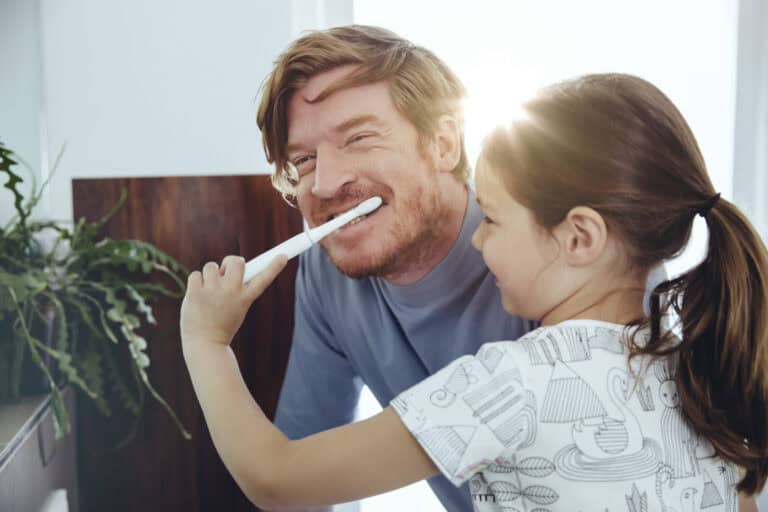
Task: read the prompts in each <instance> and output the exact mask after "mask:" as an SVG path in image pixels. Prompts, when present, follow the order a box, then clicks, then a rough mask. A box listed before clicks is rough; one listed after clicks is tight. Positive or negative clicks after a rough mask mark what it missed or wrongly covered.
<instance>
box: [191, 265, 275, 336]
mask: <svg viewBox="0 0 768 512" xmlns="http://www.w3.org/2000/svg"><path fill="white" fill-rule="evenodd" d="M286 262H287V258H286V257H285V256H282V255H281V256H278V257H276V258H275V259H274V260H273V261H272V262H271V263H270V264H269V266H268V267H267V268H266V269H265V270H264V271H263V272H261V273H260V274H257V275H256V276H254V278H253V279H251V280H250V281H248V282H247V283H246V284H243V272H244V270H245V260H244V259H243V258H242V257H240V256H227V257H226V258H224V260H223V261H222V262H221V267H219V265H217V264H216V263H215V262H213V261H210V262H208V263H206V264H205V265H204V266H203V270H202V272H200V271H195V272H192V273H191V274H190V275H189V278H188V279H187V293H186V295H185V296H184V301H183V302H182V304H181V340H182V343H183V344H184V345H187V344H189V343H219V344H222V345H229V343H230V342H231V341H232V337H233V336H234V335H235V333H236V332H237V330H238V329H239V328H240V325H242V323H243V319H244V318H245V314H246V313H247V312H248V309H249V308H250V307H251V304H252V303H253V301H254V300H256V299H257V298H258V297H259V296H260V295H261V294H262V293H263V292H264V290H265V289H266V288H267V286H269V285H270V284H271V283H272V281H274V279H275V277H277V274H279V273H280V271H281V270H282V269H283V267H285V264H286Z"/></svg>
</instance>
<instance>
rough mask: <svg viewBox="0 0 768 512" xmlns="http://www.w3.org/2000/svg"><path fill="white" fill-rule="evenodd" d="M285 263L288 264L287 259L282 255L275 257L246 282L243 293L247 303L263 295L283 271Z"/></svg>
mask: <svg viewBox="0 0 768 512" xmlns="http://www.w3.org/2000/svg"><path fill="white" fill-rule="evenodd" d="M286 263H288V258H287V257H286V256H285V255H284V254H281V255H279V256H277V257H275V259H274V260H272V261H271V262H270V263H269V265H267V268H265V269H264V270H262V271H261V272H260V273H258V274H256V275H255V276H253V279H251V280H250V281H248V283H247V284H246V285H245V291H246V297H247V298H248V301H249V302H253V301H254V300H256V299H257V298H258V297H259V296H261V294H262V293H264V290H266V289H267V287H268V286H269V285H270V284H272V281H274V280H275V278H276V277H277V275H278V274H279V273H280V271H281V270H283V268H284V267H285V264H286ZM241 279H242V276H241Z"/></svg>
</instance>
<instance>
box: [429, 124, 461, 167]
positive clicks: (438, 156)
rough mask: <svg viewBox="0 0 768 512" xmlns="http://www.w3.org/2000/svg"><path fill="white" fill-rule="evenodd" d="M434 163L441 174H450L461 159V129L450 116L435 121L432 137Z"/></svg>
mask: <svg viewBox="0 0 768 512" xmlns="http://www.w3.org/2000/svg"><path fill="white" fill-rule="evenodd" d="M433 141H434V143H435V150H436V153H435V162H436V163H437V169H438V170H439V171H441V172H451V171H453V170H454V169H455V168H456V166H457V165H458V164H459V159H460V158H461V127H460V126H459V122H458V121H457V120H456V118H455V117H454V116H452V115H448V114H445V115H442V116H440V118H439V119H438V120H437V125H436V126H435V133H434V136H433Z"/></svg>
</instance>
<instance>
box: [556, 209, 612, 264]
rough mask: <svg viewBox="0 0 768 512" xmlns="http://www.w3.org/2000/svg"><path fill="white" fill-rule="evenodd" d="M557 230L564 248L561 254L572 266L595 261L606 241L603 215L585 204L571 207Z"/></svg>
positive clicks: (606, 231) (606, 232)
mask: <svg viewBox="0 0 768 512" xmlns="http://www.w3.org/2000/svg"><path fill="white" fill-rule="evenodd" d="M557 232H558V238H559V239H560V241H561V243H562V245H561V246H562V247H563V248H564V252H563V255H564V256H565V257H566V260H567V261H568V263H570V264H571V265H574V266H579V267H580V266H584V265H590V264H592V263H593V262H595V261H596V260H597V259H598V258H599V257H600V256H601V255H602V253H603V251H604V250H605V247H606V245H607V243H608V228H607V226H606V224H605V220H604V219H603V216H602V215H600V214H599V213H597V212H596V211H595V210H593V209H592V208H588V207H586V206H577V207H575V208H572V209H571V211H569V212H568V214H567V215H566V216H565V219H563V221H562V222H561V223H560V225H559V226H558V227H557Z"/></svg>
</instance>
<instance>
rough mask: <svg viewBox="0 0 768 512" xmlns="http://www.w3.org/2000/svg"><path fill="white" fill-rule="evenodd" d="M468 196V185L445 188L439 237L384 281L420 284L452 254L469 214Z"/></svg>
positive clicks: (403, 284) (433, 239) (401, 284)
mask: <svg viewBox="0 0 768 512" xmlns="http://www.w3.org/2000/svg"><path fill="white" fill-rule="evenodd" d="M468 198H469V193H468V190H467V186H466V185H461V186H458V187H457V186H448V187H445V190H444V193H443V195H442V200H443V205H444V206H445V215H444V216H443V218H442V219H441V223H440V225H439V226H438V232H437V235H436V236H434V237H432V238H431V240H430V241H428V242H426V243H425V244H423V245H422V246H421V247H419V248H418V249H417V251H416V253H415V254H412V255H409V257H408V264H406V265H403V266H402V268H401V269H398V270H397V271H395V272H392V273H390V274H387V275H385V276H384V279H386V280H387V281H389V282H390V283H392V284H394V285H398V286H405V285H409V284H413V283H415V282H417V281H419V280H420V279H421V278H423V277H424V276H426V275H427V274H429V273H430V272H431V271H432V269H434V268H435V267H436V266H437V265H439V264H440V262H441V261H443V259H445V257H446V256H447V255H448V253H449V252H451V249H453V246H454V245H456V241H457V240H458V239H459V234H460V233H461V228H462V226H463V225H464V216H465V215H466V213H467V208H468V207H469V204H468Z"/></svg>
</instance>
